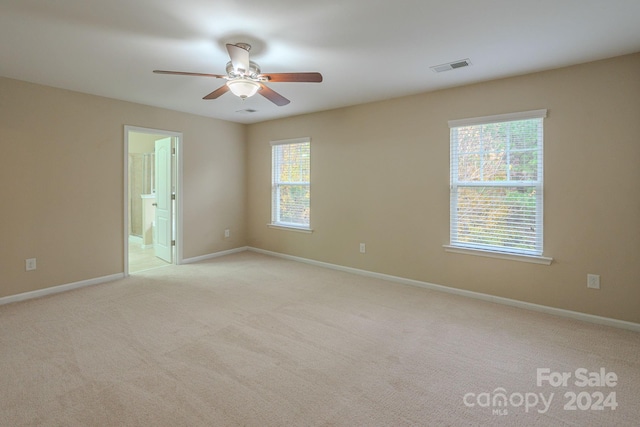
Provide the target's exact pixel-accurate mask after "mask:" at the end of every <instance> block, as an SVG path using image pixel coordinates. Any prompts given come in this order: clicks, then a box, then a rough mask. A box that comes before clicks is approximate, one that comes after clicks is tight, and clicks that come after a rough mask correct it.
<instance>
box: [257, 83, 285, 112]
mask: <svg viewBox="0 0 640 427" xmlns="http://www.w3.org/2000/svg"><path fill="white" fill-rule="evenodd" d="M258 93H259V94H260V95H262V96H264V97H265V98H267V99H268V100H269V101H271V102H273V103H274V104H276V105H277V106H278V107H282V106H283V105H287V104H288V103H290V102H291V101H289V100H288V99H287V98H285V97H284V96H282V95H280V94H279V93H278V92H276V91H275V90H273V89H271V88H269V87H268V86H266V85H264V84H262V83H261V84H260V90H259V91H258Z"/></svg>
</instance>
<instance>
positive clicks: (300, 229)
mask: <svg viewBox="0 0 640 427" xmlns="http://www.w3.org/2000/svg"><path fill="white" fill-rule="evenodd" d="M267 227H269V228H275V229H278V230H288V231H297V232H299V233H313V229H312V228H308V227H296V226H294V225H282V224H267Z"/></svg>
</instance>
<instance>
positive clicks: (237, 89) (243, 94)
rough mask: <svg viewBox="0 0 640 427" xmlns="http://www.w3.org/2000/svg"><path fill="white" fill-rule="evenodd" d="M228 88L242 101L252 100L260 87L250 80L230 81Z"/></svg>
mask: <svg viewBox="0 0 640 427" xmlns="http://www.w3.org/2000/svg"><path fill="white" fill-rule="evenodd" d="M227 86H229V89H230V90H231V92H233V94H234V95H235V96H237V97H238V98H241V99H246V98H250V97H252V96H253V95H255V94H256V92H258V89H260V85H259V84H258V83H256V82H254V81H253V80H249V79H235V80H229V81H228V82H227Z"/></svg>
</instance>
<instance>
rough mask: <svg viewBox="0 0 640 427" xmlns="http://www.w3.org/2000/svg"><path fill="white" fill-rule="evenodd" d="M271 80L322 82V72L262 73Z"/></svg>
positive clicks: (262, 75)
mask: <svg viewBox="0 0 640 427" xmlns="http://www.w3.org/2000/svg"><path fill="white" fill-rule="evenodd" d="M260 77H266V78H267V79H268V80H269V81H270V82H299V83H320V82H321V81H322V74H320V73H271V74H261V75H260Z"/></svg>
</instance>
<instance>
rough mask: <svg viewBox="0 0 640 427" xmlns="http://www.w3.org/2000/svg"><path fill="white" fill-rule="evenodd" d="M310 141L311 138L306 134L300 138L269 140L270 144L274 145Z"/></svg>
mask: <svg viewBox="0 0 640 427" xmlns="http://www.w3.org/2000/svg"><path fill="white" fill-rule="evenodd" d="M307 142H308V143H311V138H310V137H308V136H304V137H302V138H291V139H281V140H278V141H269V143H270V144H271V146H274V145H287V144H304V143H307Z"/></svg>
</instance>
